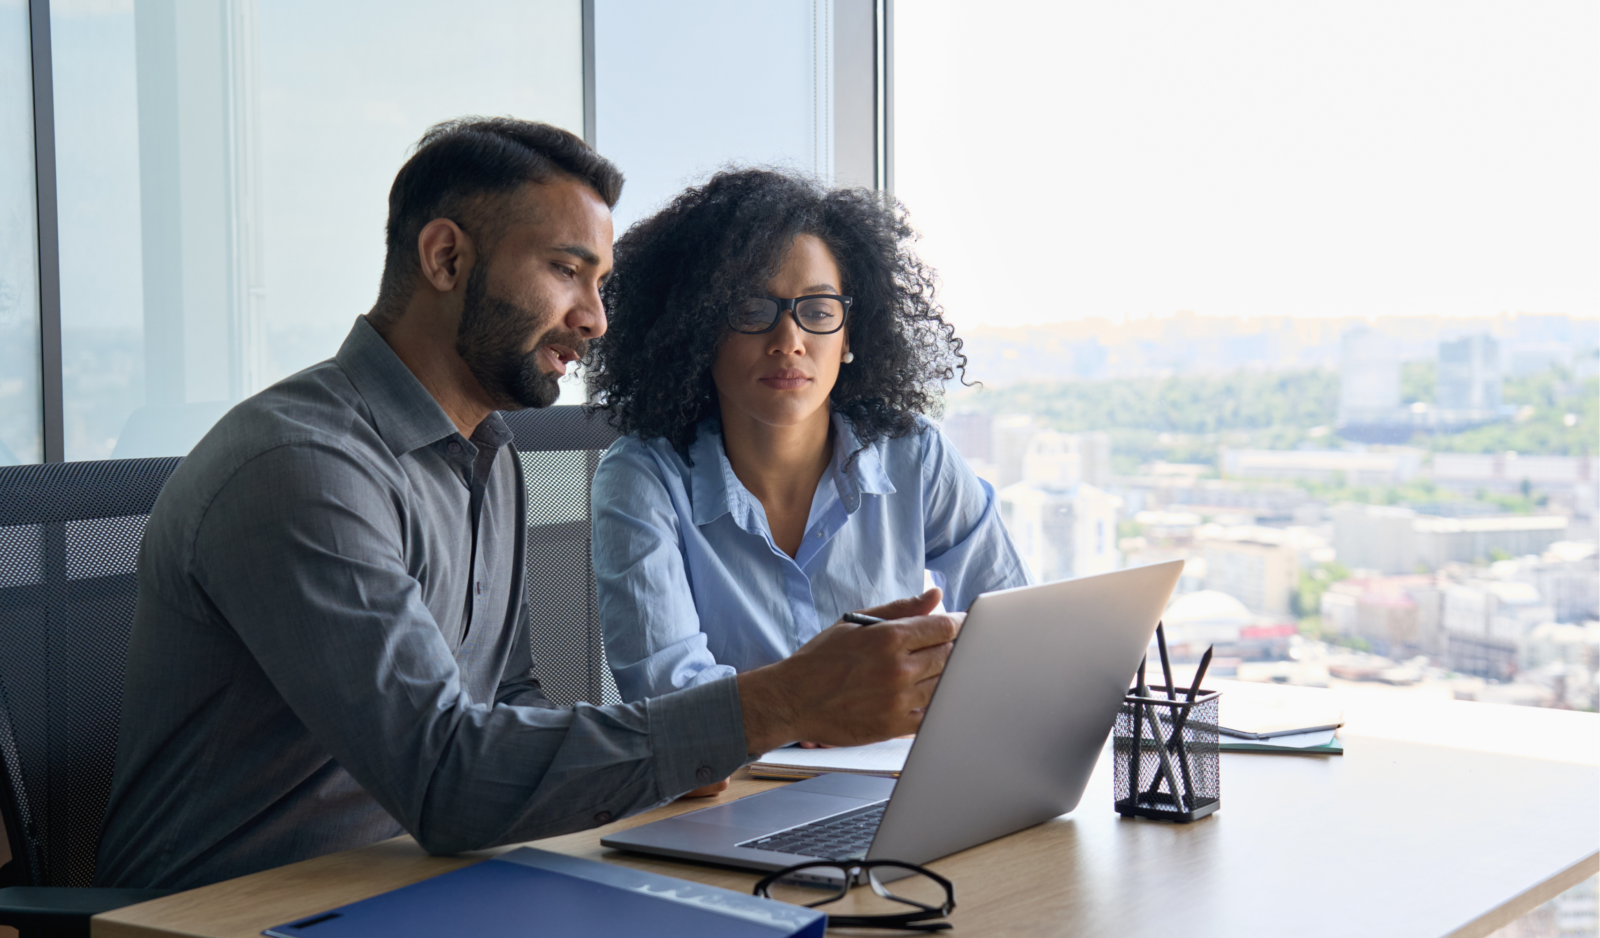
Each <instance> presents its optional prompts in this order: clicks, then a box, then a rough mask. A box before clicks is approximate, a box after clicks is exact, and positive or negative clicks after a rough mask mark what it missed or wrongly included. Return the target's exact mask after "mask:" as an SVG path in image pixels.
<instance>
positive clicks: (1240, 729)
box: [1217, 694, 1344, 745]
mask: <svg viewBox="0 0 1600 938" xmlns="http://www.w3.org/2000/svg"><path fill="white" fill-rule="evenodd" d="M1219 703H1220V704H1221V710H1222V712H1221V715H1220V716H1218V718H1217V722H1218V723H1221V724H1222V726H1223V732H1224V733H1225V734H1228V735H1237V736H1244V737H1246V738H1247V739H1248V737H1252V736H1263V737H1268V738H1266V739H1260V740H1257V741H1259V742H1271V743H1273V744H1274V745H1277V744H1278V740H1279V739H1283V738H1284V737H1283V736H1279V735H1276V734H1279V733H1289V732H1293V731H1295V730H1313V729H1315V730H1317V731H1318V732H1325V731H1326V730H1323V729H1321V728H1323V727H1330V726H1334V727H1337V726H1342V725H1344V711H1343V710H1341V709H1339V707H1338V706H1324V707H1306V706H1294V705H1290V706H1274V705H1272V704H1269V703H1265V702H1263V701H1259V700H1244V699H1230V698H1229V697H1228V695H1227V694H1223V695H1222V699H1221V701H1219ZM1230 730H1231V731H1232V732H1231V733H1230V732H1229V731H1230Z"/></svg>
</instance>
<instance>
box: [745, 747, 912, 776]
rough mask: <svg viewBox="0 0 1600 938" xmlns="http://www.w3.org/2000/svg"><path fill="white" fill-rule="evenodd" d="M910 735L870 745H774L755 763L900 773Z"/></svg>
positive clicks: (815, 769) (804, 769)
mask: <svg viewBox="0 0 1600 938" xmlns="http://www.w3.org/2000/svg"><path fill="white" fill-rule="evenodd" d="M914 741H915V740H910V739H886V740H884V741H883V742H881V743H871V744H869V745H866V746H840V747H839V748H837V749H799V748H794V749H774V750H772V751H771V752H769V753H767V754H766V755H764V756H762V757H761V758H759V759H757V760H756V761H755V764H754V765H753V766H752V768H754V767H758V766H759V767H766V768H774V769H797V770H799V771H802V772H815V773H817V774H819V775H820V774H821V773H823V772H853V773H855V774H857V775H888V776H895V775H899V774H900V770H901V769H903V768H905V767H906V754H907V753H909V752H910V751H911V744H912V743H913V742H914Z"/></svg>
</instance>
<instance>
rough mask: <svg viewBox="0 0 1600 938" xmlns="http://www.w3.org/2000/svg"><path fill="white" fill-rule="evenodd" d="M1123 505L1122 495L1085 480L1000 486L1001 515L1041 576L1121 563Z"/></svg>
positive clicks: (1067, 574) (1102, 570) (1060, 576)
mask: <svg viewBox="0 0 1600 938" xmlns="http://www.w3.org/2000/svg"><path fill="white" fill-rule="evenodd" d="M1121 506H1122V500H1121V499H1120V498H1117V497H1116V496H1115V495H1112V494H1110V493H1108V492H1106V491H1105V490H1103V489H1100V488H1097V487H1095V486H1093V485H1089V484H1088V483H1086V482H1080V483H1078V484H1076V485H1072V486H1066V487H1056V486H1051V485H1039V484H1035V483H1032V482H1018V483H1015V484H1013V485H1009V486H1007V487H1006V488H1004V489H1002V490H1001V491H1000V517H1001V520H1002V521H1003V522H1004V523H1005V526H1006V530H1007V531H1008V532H1009V533H1010V534H1011V541H1012V543H1013V544H1015V545H1016V547H1017V552H1018V553H1020V554H1021V555H1022V559H1023V561H1024V562H1026V563H1027V564H1028V568H1029V569H1030V570H1031V571H1033V575H1034V578H1035V579H1037V580H1039V581H1040V582H1050V581H1052V580H1064V579H1068V578H1070V577H1080V576H1088V575H1090V574H1095V573H1109V572H1110V571H1112V570H1115V569H1117V568H1118V566H1120V555H1119V554H1118V552H1117V512H1118V509H1119V508H1120V507H1121Z"/></svg>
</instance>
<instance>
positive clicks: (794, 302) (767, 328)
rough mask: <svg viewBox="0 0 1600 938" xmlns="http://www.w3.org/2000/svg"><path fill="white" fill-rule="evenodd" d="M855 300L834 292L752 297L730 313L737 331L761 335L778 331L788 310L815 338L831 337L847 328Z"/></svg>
mask: <svg viewBox="0 0 1600 938" xmlns="http://www.w3.org/2000/svg"><path fill="white" fill-rule="evenodd" d="M851 300H852V298H851V297H848V296H838V295H835V294H832V293H813V294H811V295H810V296H797V297H795V298H793V299H788V300H786V299H784V298H782V297H777V296H752V297H750V298H749V299H747V300H740V301H739V302H738V304H736V305H735V306H734V308H733V312H731V313H729V314H728V325H729V326H732V327H733V331H734V332H742V333H744V334H745V335H760V334H761V333H763V332H771V331H772V330H774V329H776V328H778V323H779V321H780V320H782V319H783V314H784V312H785V311H787V312H790V313H792V314H793V315H794V321H795V322H796V323H799V325H800V328H801V329H804V330H805V331H806V332H809V333H811V334H812V335H831V334H832V333H835V332H838V331H839V330H840V329H843V328H844V319H845V317H846V316H848V315H849V314H850V303H851Z"/></svg>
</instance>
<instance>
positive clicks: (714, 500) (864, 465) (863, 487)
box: [689, 413, 895, 530]
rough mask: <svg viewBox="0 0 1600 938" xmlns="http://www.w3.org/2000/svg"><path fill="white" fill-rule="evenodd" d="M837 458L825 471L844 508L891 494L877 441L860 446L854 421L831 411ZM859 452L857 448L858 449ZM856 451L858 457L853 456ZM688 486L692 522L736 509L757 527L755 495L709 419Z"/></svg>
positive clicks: (693, 455)
mask: <svg viewBox="0 0 1600 938" xmlns="http://www.w3.org/2000/svg"><path fill="white" fill-rule="evenodd" d="M833 430H834V437H833V462H832V463H831V464H830V465H829V466H828V472H827V473H826V474H825V475H824V476H823V477H822V482H823V484H826V483H827V482H828V480H829V479H832V480H833V484H834V486H835V487H836V488H837V489H838V492H839V500H840V501H841V502H842V503H843V504H844V508H845V511H846V512H849V513H852V514H853V513H854V512H855V510H856V509H857V508H859V507H861V496H862V495H889V494H892V493H893V492H894V490H895V489H894V483H893V482H890V481H889V474H888V473H887V472H886V471H885V470H884V468H883V454H882V452H880V447H878V446H877V445H875V444H874V445H869V446H867V447H866V448H864V449H862V447H861V441H860V438H859V437H857V436H856V433H855V430H854V428H852V427H851V425H850V421H849V419H848V418H846V417H845V416H844V415H843V414H839V413H834V415H833ZM858 449H860V450H861V452H859V453H857V452H856V450H858ZM851 456H854V457H855V458H854V459H851ZM689 458H690V460H692V461H693V463H694V465H693V466H691V467H689V489H690V494H691V496H692V497H693V499H694V523H695V524H696V525H705V524H710V523H711V522H713V521H715V520H717V519H718V518H720V517H722V516H723V515H725V514H732V515H734V521H735V522H737V523H738V524H739V526H740V527H742V528H744V529H745V530H755V527H756V524H755V509H756V508H757V507H758V506H757V503H756V500H755V497H754V496H752V495H751V494H750V493H749V491H748V490H746V489H745V487H744V485H743V484H742V483H740V482H739V477H738V476H736V475H734V474H733V465H732V464H731V463H729V462H728V453H727V450H725V449H724V448H723V446H722V433H721V432H719V431H718V430H717V429H716V427H715V424H714V423H712V422H711V421H707V422H705V423H702V424H701V425H700V427H699V429H698V432H697V433H696V435H695V440H694V443H692V444H691V445H690V446H689Z"/></svg>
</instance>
